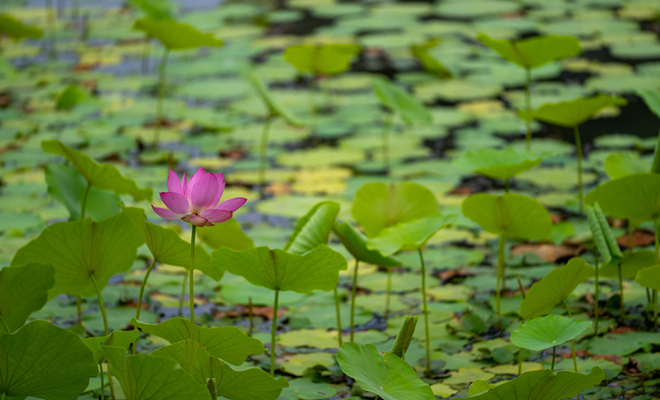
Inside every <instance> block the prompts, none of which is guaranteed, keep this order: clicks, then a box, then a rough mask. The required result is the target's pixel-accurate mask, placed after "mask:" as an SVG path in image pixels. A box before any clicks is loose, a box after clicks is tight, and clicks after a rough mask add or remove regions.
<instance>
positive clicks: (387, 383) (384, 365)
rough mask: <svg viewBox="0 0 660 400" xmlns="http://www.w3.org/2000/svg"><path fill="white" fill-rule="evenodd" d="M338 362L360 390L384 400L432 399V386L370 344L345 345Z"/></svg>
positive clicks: (400, 362) (406, 365) (398, 360)
mask: <svg viewBox="0 0 660 400" xmlns="http://www.w3.org/2000/svg"><path fill="white" fill-rule="evenodd" d="M337 362H338V363H339V366H340V367H341V369H342V371H344V373H345V374H346V375H348V376H350V377H351V378H353V379H355V380H356V381H357V383H358V384H359V385H360V387H361V388H362V389H364V390H368V391H370V392H372V393H375V394H376V395H378V396H380V397H382V398H383V400H435V395H434V394H433V391H432V390H431V387H430V386H429V385H428V384H427V383H425V382H423V381H422V380H421V379H419V377H418V376H417V373H416V372H415V370H414V369H412V367H411V366H410V365H409V364H408V363H407V362H405V361H404V360H402V359H401V358H399V357H397V356H395V355H394V354H392V353H384V354H383V355H381V353H379V352H378V350H377V349H376V346H374V345H372V344H367V345H364V346H358V345H357V344H355V343H344V344H343V345H342V346H341V347H340V348H339V354H338V355H337Z"/></svg>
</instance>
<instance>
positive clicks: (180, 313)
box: [177, 271, 188, 317]
mask: <svg viewBox="0 0 660 400" xmlns="http://www.w3.org/2000/svg"><path fill="white" fill-rule="evenodd" d="M187 285H188V271H186V273H185V274H183V284H182V285H181V295H180V296H179V311H178V314H177V315H178V316H179V317H182V316H183V297H184V296H185V295H186V286H187Z"/></svg>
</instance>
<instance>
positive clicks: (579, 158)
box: [573, 125, 584, 215]
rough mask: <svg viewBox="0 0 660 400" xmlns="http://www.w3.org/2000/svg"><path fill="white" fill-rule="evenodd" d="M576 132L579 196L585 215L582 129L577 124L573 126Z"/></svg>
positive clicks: (581, 208)
mask: <svg viewBox="0 0 660 400" xmlns="http://www.w3.org/2000/svg"><path fill="white" fill-rule="evenodd" d="M573 133H574V134H575V151H576V154H577V168H578V197H579V200H580V215H584V198H583V194H582V193H583V192H582V142H581V141H580V130H579V129H578V127H577V125H576V126H574V127H573Z"/></svg>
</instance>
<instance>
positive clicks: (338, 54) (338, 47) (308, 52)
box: [284, 43, 362, 75]
mask: <svg viewBox="0 0 660 400" xmlns="http://www.w3.org/2000/svg"><path fill="white" fill-rule="evenodd" d="M361 51H362V48H361V47H360V46H359V45H356V44H343V43H334V44H325V45H312V44H299V45H295V46H290V47H288V48H287V49H286V51H284V59H285V60H287V61H288V62H290V63H291V64H292V65H293V66H294V67H296V69H297V70H298V71H300V72H303V73H312V74H322V75H336V74H340V73H342V72H344V71H346V70H347V69H349V68H350V67H351V59H352V58H353V57H354V56H356V55H358V54H360V52H361Z"/></svg>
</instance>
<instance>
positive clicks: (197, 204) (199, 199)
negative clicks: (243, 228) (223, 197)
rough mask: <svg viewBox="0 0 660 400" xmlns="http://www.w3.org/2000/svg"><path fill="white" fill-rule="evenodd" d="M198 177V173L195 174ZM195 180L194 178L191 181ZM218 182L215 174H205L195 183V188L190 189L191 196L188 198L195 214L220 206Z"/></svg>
mask: <svg viewBox="0 0 660 400" xmlns="http://www.w3.org/2000/svg"><path fill="white" fill-rule="evenodd" d="M195 175H197V173H195ZM193 179H195V177H193V178H192V179H191V180H190V181H191V182H192V180H193ZM219 189H220V188H219V185H218V180H217V179H216V177H215V175H213V174H204V175H203V176H202V177H201V178H198V179H197V181H195V182H194V186H192V187H190V188H188V190H189V191H190V195H189V196H187V197H188V200H189V201H190V205H191V209H192V211H193V212H196V213H200V212H202V211H204V210H206V209H208V208H213V207H214V206H215V205H216V204H218V200H220V199H219V198H218V191H219Z"/></svg>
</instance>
